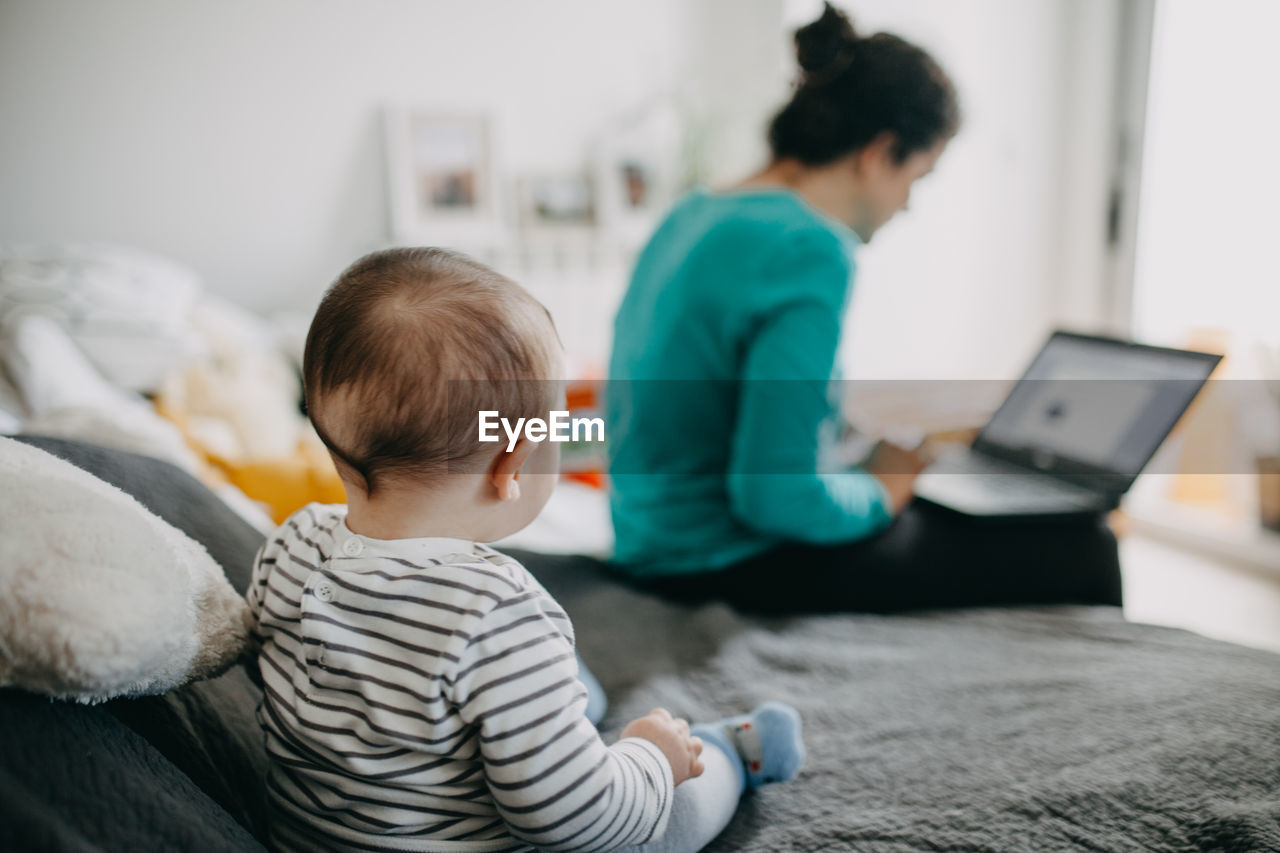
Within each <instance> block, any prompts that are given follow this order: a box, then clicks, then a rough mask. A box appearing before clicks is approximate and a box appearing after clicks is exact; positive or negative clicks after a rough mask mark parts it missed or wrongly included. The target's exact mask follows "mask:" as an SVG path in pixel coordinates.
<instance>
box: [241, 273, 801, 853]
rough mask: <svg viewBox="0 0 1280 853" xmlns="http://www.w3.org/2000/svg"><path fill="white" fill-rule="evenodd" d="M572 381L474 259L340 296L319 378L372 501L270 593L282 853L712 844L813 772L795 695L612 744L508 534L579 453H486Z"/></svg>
mask: <svg viewBox="0 0 1280 853" xmlns="http://www.w3.org/2000/svg"><path fill="white" fill-rule="evenodd" d="M561 369H562V368H561V354H560V346H559V343H558V340H557V337H556V332H555V329H554V326H553V325H552V322H551V318H550V316H549V315H548V313H547V311H546V309H545V308H543V307H542V306H541V305H540V304H539V303H538V302H537V301H536V300H535V299H534V298H533V297H531V296H530V295H529V294H528V293H527V292H525V291H524V290H522V289H521V288H520V287H518V286H517V285H516V284H514V283H513V282H511V281H510V280H508V279H506V278H504V277H503V276H501V275H498V274H497V273H495V272H494V271H492V270H490V269H488V268H487V267H485V266H483V265H481V264H479V263H476V262H475V261H472V260H470V259H468V258H466V257H463V256H461V255H458V254H455V253H452V252H448V251H445V250H441V249H395V250H389V251H384V252H377V253H374V254H371V255H368V256H366V257H364V258H361V259H360V260H358V261H356V262H355V263H354V264H353V265H352V266H351V267H350V268H348V269H347V270H346V271H345V272H344V273H342V275H341V276H340V277H339V278H338V280H337V281H336V282H335V283H334V285H333V286H332V287H331V288H330V289H329V291H328V293H326V294H325V297H324V300H323V301H322V302H321V304H320V307H319V309H318V310H317V312H316V316H315V319H314V320H313V321H312V324H311V330H310V333H309V334H308V336H307V345H306V355H305V358H304V365H303V379H304V384H305V388H306V399H307V407H308V413H309V415H310V417H311V420H312V422H313V424H314V425H315V428H316V431H317V432H318V433H319V435H320V436H321V438H322V440H323V441H324V443H325V444H326V445H327V446H328V448H329V450H330V452H331V454H332V456H333V460H334V463H335V465H336V466H337V469H338V473H339V475H340V476H341V478H342V481H343V484H344V486H345V487H346V492H347V499H348V501H347V505H346V506H321V505H318V504H312V505H310V506H307V507H305V508H304V509H302V510H300V511H299V512H297V513H295V514H294V515H293V516H292V517H291V518H290V519H289V520H288V521H286V522H285V523H284V524H283V525H282V526H281V527H280V528H279V530H277V531H276V533H275V534H274V535H273V536H272V537H271V538H270V540H269V541H268V542H267V544H266V545H264V546H263V548H262V550H261V552H259V554H258V557H257V560H256V563H255V567H254V581H253V583H252V585H251V587H250V590H249V592H248V595H247V597H248V600H249V604H250V606H251V608H252V610H253V613H254V615H255V617H256V631H255V633H256V637H257V639H258V641H259V642H260V644H261V651H260V654H259V659H258V666H259V669H260V671H261V675H262V682H263V688H264V697H263V701H262V705H261V707H260V708H259V711H258V717H259V720H260V722H261V723H262V726H263V729H264V730H265V733H266V745H267V752H268V754H269V756H270V758H271V768H270V772H269V777H268V780H267V781H268V789H269V791H270V795H271V798H272V803H273V807H274V820H273V826H272V836H273V842H274V843H275V845H276V846H277V847H278V848H280V849H285V850H316V849H332V850H352V851H356V850H359V851H368V850H422V851H428V850H429V851H507V850H513V851H514V850H529V849H533V848H543V849H553V850H616V849H620V848H638V849H642V850H645V851H657V850H671V851H675V850H688V851H692V850H697V849H700V848H701V847H702V846H703V845H705V844H706V843H708V842H709V841H711V839H713V838H714V837H715V836H716V835H717V834H718V833H719V832H720V830H722V829H723V828H724V826H725V825H726V824H727V823H728V821H729V818H730V817H731V816H732V814H733V811H734V809H735V808H736V807H737V803H738V799H739V798H740V796H741V795H742V792H743V791H744V790H745V789H746V788H747V787H748V786H754V785H759V784H763V783H766V782H773V781H784V780H787V779H790V778H792V777H794V776H795V774H796V773H797V772H798V771H799V769H800V765H801V763H802V762H803V760H804V747H803V745H802V743H801V740H800V720H799V716H798V715H797V714H796V712H795V711H794V709H792V708H790V707H789V706H786V705H782V704H780V703H766V704H764V705H762V706H760V707H759V708H757V709H756V710H755V711H754V712H752V713H751V714H748V715H743V716H740V717H734V718H729V719H725V720H720V721H718V722H715V723H711V724H705V725H700V726H695V727H693V728H692V729H690V726H689V724H688V723H686V722H685V721H684V720H679V719H675V718H673V717H672V716H671V714H669V713H667V712H666V711H665V710H662V709H657V710H655V711H653V712H651V713H650V714H648V715H647V716H645V717H642V718H640V719H638V720H635V721H633V722H631V723H630V724H628V725H627V726H626V727H625V728H624V729H623V731H622V737H621V739H620V740H619V741H618V742H617V743H614V744H613V745H612V746H606V745H605V744H604V742H603V741H602V740H601V738H600V736H599V734H598V733H597V732H596V729H595V727H594V726H593V725H592V724H591V722H589V721H588V719H587V717H586V715H585V713H584V712H585V708H586V705H587V698H588V697H587V691H586V689H585V688H584V687H583V685H582V683H581V681H580V680H579V673H578V665H577V660H576V657H575V654H574V637H573V627H572V625H571V624H570V622H569V618H568V617H567V616H566V615H565V613H564V611H563V610H562V609H561V608H560V607H559V605H557V604H556V602H555V600H554V599H553V598H552V597H551V596H550V595H549V594H548V593H547V592H546V590H545V589H543V588H542V586H541V585H540V584H539V583H538V582H537V581H536V580H535V579H534V578H533V576H532V575H530V574H529V572H528V571H526V570H525V569H524V567H522V566H521V565H520V564H519V563H517V562H516V561H515V560H513V559H511V558H510V557H507V556H504V555H503V554H501V553H499V552H498V551H495V550H494V549H492V548H490V547H488V546H487V545H484V544H482V543H484V542H491V541H493V540H496V539H500V538H502V537H504V536H508V535H510V534H512V533H514V532H516V531H518V530H520V529H521V528H523V527H524V526H525V525H527V524H528V523H529V522H530V521H532V520H533V518H534V517H535V516H536V515H537V514H538V512H539V511H540V510H541V509H542V507H543V506H544V505H545V504H546V502H547V499H548V498H549V497H550V495H551V491H552V489H553V488H554V486H555V482H556V475H555V471H556V468H557V464H558V456H559V450H558V447H559V445H558V444H557V443H555V442H551V441H542V442H536V441H532V440H530V438H529V437H527V436H526V437H523V438H521V439H520V440H519V441H518V442H516V443H515V444H514V446H512V447H510V449H508V445H507V442H505V441H504V442H500V443H497V444H494V443H489V442H482V441H480V440H479V436H478V429H477V416H478V413H479V412H480V411H498V412H499V413H500V414H501V416H503V417H507V418H509V419H510V420H511V421H512V422H514V421H515V419H516V418H517V417H523V418H534V417H540V418H543V419H545V418H546V417H547V416H548V413H549V411H550V410H552V409H555V408H557V407H559V408H563V404H562V402H561V398H560V394H561V393H562V391H561V390H560V386H559V384H558V383H557V382H553V381H551V379H552V377H556V376H558V375H559V373H560V371H561ZM704 747H705V748H704Z"/></svg>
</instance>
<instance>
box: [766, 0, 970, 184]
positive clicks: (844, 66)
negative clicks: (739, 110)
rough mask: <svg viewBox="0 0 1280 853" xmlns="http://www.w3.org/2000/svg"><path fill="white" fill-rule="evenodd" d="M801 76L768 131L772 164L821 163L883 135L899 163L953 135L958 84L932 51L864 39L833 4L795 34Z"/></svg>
mask: <svg viewBox="0 0 1280 853" xmlns="http://www.w3.org/2000/svg"><path fill="white" fill-rule="evenodd" d="M795 43H796V60H797V61H798V63H799V65H800V72H801V73H800V79H799V81H798V83H797V85H796V90H795V93H794V94H793V95H792V97H791V101H790V102H789V103H788V104H787V105H786V106H785V107H783V108H782V110H781V111H780V112H779V113H778V114H777V116H775V117H774V119H773V123H772V124H771V125H770V126H769V145H770V148H771V149H772V150H773V156H774V159H777V160H781V159H786V158H794V159H796V160H799V161H800V162H802V163H804V164H805V165H809V166H823V165H826V164H828V163H831V162H834V161H835V160H838V159H840V158H841V157H843V156H845V155H847V154H851V153H853V152H854V151H858V150H861V149H862V148H864V147H865V146H866V145H867V144H868V143H870V142H871V141H872V140H873V139H875V138H876V137H877V136H879V135H880V134H882V133H885V132H889V133H892V134H893V135H894V137H895V139H896V142H895V144H894V147H893V156H894V158H895V159H896V160H897V162H899V163H901V162H902V161H904V160H906V159H907V157H909V156H910V155H911V154H913V153H915V152H916V151H921V150H924V149H928V148H931V147H932V146H933V145H934V144H935V143H937V142H938V141H940V140H942V139H945V138H948V137H950V136H952V135H953V134H955V132H956V130H957V129H958V128H959V126H960V109H959V105H958V104H957V102H956V92H955V87H954V86H953V85H952V83H951V80H950V78H949V77H947V75H946V72H944V71H943V70H942V68H941V67H940V66H939V65H938V63H937V62H935V61H934V59H933V57H931V56H930V55H929V54H928V53H926V52H925V51H923V50H921V49H920V48H918V47H916V46H915V45H913V44H911V43H910V42H907V41H904V40H903V39H901V38H899V37H897V36H895V35H890V34H889V33H876V34H874V35H870V36H860V35H858V34H857V33H856V32H855V31H854V29H853V24H851V23H850V21H849V18H848V17H846V16H845V14H844V13H843V12H840V11H838V10H837V9H836V8H835V7H834V6H832V5H831V4H830V3H825V4H824V5H823V10H822V15H821V16H820V17H819V18H818V19H817V20H816V21H813V22H812V23H810V24H807V25H805V26H803V27H801V28H800V29H799V30H797V31H796V35H795Z"/></svg>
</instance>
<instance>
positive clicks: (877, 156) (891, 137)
mask: <svg viewBox="0 0 1280 853" xmlns="http://www.w3.org/2000/svg"><path fill="white" fill-rule="evenodd" d="M897 144H898V135H897V134H895V133H894V132H892V131H889V130H882V131H881V132H880V133H878V134H876V136H875V138H873V139H872V140H871V141H870V142H868V143H867V144H866V145H864V146H862V147H861V148H859V149H858V150H857V151H855V152H854V153H853V168H854V171H855V173H857V174H858V175H860V176H862V177H864V178H866V177H869V176H871V175H876V174H878V173H881V172H884V171H885V170H886V169H887V168H891V167H893V166H896V165H898V162H897V160H896V158H895V157H894V148H895V147H896V146H897Z"/></svg>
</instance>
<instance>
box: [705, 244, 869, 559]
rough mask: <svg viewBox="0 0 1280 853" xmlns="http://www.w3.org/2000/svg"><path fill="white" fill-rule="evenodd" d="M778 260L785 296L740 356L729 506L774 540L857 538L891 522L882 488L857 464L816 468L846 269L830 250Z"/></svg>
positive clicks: (828, 412)
mask: <svg viewBox="0 0 1280 853" xmlns="http://www.w3.org/2000/svg"><path fill="white" fill-rule="evenodd" d="M786 265H787V267H788V270H787V271H786V272H787V275H788V276H789V281H788V282H787V283H786V285H785V286H786V288H787V292H789V293H791V294H794V298H792V299H791V300H790V301H786V302H784V303H783V304H781V305H779V306H777V307H776V309H774V310H772V311H771V312H769V314H768V316H766V317H765V319H764V320H763V321H762V322H761V323H760V325H759V326H758V327H757V328H756V330H755V331H754V334H753V335H752V337H751V339H750V340H749V342H748V344H747V349H746V352H745V355H744V359H743V362H742V368H741V379H742V381H741V385H740V395H739V400H738V412H737V417H736V419H735V427H734V434H733V439H732V441H733V444H732V448H731V457H730V463H729V472H728V490H729V498H730V505H731V507H732V509H733V512H734V514H735V515H736V516H737V517H738V519H739V520H740V521H741V522H742V523H743V524H745V525H747V526H749V527H751V528H753V529H756V530H760V531H763V532H765V533H770V534H773V535H776V536H780V537H783V538H787V539H796V540H800V541H805V542H814V543H833V542H843V541H849V540H853V539H860V538H863V537H866V536H869V535H871V534H873V533H876V532H877V531H879V530H881V529H883V528H884V527H886V526H887V525H888V523H889V521H890V520H891V519H892V507H891V504H890V500H889V496H888V495H887V493H886V491H885V488H884V486H883V485H882V484H881V483H880V481H879V480H877V479H876V478H875V477H873V476H872V475H870V474H869V473H867V472H865V471H862V470H851V471H848V472H840V473H823V472H820V471H819V470H818V468H819V446H820V434H819V433H820V429H821V427H822V425H823V423H824V422H825V421H827V419H828V418H830V417H831V415H832V414H833V411H832V405H831V403H830V400H829V397H828V392H829V386H830V376H831V372H832V367H833V366H834V364H835V358H836V350H837V348H838V345H839V339H840V319H841V317H840V314H841V312H842V310H843V300H842V299H841V298H839V297H840V296H841V295H842V294H843V284H842V282H844V281H847V279H848V275H849V270H848V267H847V265H845V264H842V263H839V262H838V259H837V258H833V257H832V256H831V254H830V253H826V254H825V255H818V256H810V258H809V259H801V258H792V259H790V260H788V261H787V262H786Z"/></svg>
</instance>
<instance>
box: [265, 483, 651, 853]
mask: <svg viewBox="0 0 1280 853" xmlns="http://www.w3.org/2000/svg"><path fill="white" fill-rule="evenodd" d="M247 599H248V601H249V605H250V607H251V609H252V611H253V614H254V617H255V620H256V622H255V637H256V639H257V640H258V642H259V643H260V654H259V658H258V666H259V669H260V671H261V674H262V682H263V690H264V696H263V701H262V704H261V706H260V707H259V709H258V718H259V721H260V722H261V724H262V726H263V729H264V731H265V733H266V747H267V753H268V755H269V756H270V759H271V768H270V771H269V775H268V779H267V783H268V789H269V793H270V796H271V800H272V805H273V810H274V816H273V817H274V820H273V827H272V836H273V841H274V842H275V843H276V844H277V846H278V847H280V848H282V849H286V850H287V849H298V850H315V849H318V848H330V849H336V850H359V851H364V850H423V851H426V850H431V851H442V853H451V851H459V853H461V852H462V851H508V850H511V851H515V850H529V849H532V848H533V847H538V848H546V849H553V850H554V849H575V850H578V849H581V850H612V849H614V848H617V847H622V846H626V845H631V844H641V843H645V842H647V841H649V840H651V839H653V838H656V837H659V836H661V835H662V833H663V832H664V831H665V829H666V825H667V821H668V819H669V817H670V813H671V803H672V798H673V787H672V775H671V768H670V765H669V764H668V763H667V760H666V758H665V757H664V756H663V754H662V753H661V751H660V750H659V749H658V748H657V747H656V746H655V745H653V744H652V743H650V742H649V741H647V740H643V739H639V738H628V739H625V740H622V741H619V742H618V743H615V744H614V745H613V746H611V747H606V746H605V744H604V743H603V742H602V741H601V740H600V736H599V735H598V734H597V733H596V730H595V728H594V727H593V726H592V725H591V723H590V722H588V721H587V719H586V717H585V716H584V714H583V711H584V708H585V706H586V691H585V690H584V688H583V687H582V686H581V684H580V683H579V682H578V680H577V662H576V659H575V656H574V650H573V643H574V639H573V626H572V625H571V624H570V623H569V618H568V617H567V616H566V615H565V613H564V611H563V610H562V609H561V608H560V607H559V605H557V604H556V602H555V600H554V599H552V598H551V596H550V595H549V594H548V593H547V591H546V590H545V589H543V587H542V586H541V584H539V583H538V582H537V581H536V580H535V579H534V578H533V576H532V575H530V574H529V572H528V571H526V570H525V569H524V567H523V566H521V565H520V564H519V563H517V562H516V561H515V560H512V559H511V558H509V557H506V556H504V555H503V554H500V553H498V552H497V551H495V550H493V549H492V548H489V547H487V546H485V545H480V544H476V543H473V542H468V541H465V540H460V539H434V538H433V539H402V540H377V539H369V538H366V537H363V536H358V535H356V534H354V533H352V532H351V531H350V530H349V529H348V528H347V525H346V507H344V506H321V505H319V504H312V505H310V506H308V507H306V508H304V509H302V510H300V511H298V512H297V513H295V514H294V515H293V516H292V517H291V518H290V519H289V520H288V521H286V522H285V523H284V524H283V525H282V526H281V527H280V528H279V530H278V531H277V532H276V533H275V534H274V535H273V536H272V538H271V539H269V540H268V542H267V543H266V544H265V545H264V546H263V547H262V550H261V551H260V552H259V554H258V557H257V560H256V562H255V565H254V578H253V583H252V584H251V585H250V588H249V592H248V594H247Z"/></svg>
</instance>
